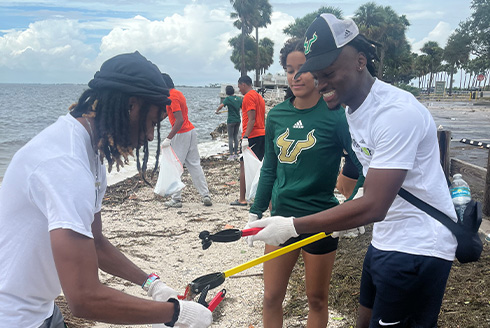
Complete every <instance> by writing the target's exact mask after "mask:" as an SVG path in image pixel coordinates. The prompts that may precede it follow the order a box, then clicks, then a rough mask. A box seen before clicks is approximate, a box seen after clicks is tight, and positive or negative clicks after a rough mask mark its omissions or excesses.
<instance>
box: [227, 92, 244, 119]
mask: <svg viewBox="0 0 490 328" xmlns="http://www.w3.org/2000/svg"><path fill="white" fill-rule="evenodd" d="M223 105H225V106H226V107H228V120H227V121H226V123H240V122H241V120H240V108H241V107H242V98H240V97H237V96H228V97H226V98H225V99H224V100H223Z"/></svg>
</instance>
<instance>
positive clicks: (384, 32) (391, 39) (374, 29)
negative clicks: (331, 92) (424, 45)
mask: <svg viewBox="0 0 490 328" xmlns="http://www.w3.org/2000/svg"><path fill="white" fill-rule="evenodd" d="M353 19H354V21H355V22H356V24H357V26H358V27H359V31H360V33H362V34H364V35H365V36H366V37H367V38H369V39H371V40H373V41H376V42H377V43H379V44H381V47H378V57H379V64H378V72H377V76H378V78H380V79H388V80H389V78H388V77H386V76H385V73H387V72H388V71H390V72H395V71H397V70H398V69H399V67H398V65H399V62H400V59H398V57H403V58H404V60H403V61H404V62H407V63H408V61H410V59H409V58H410V57H411V55H410V44H409V43H408V41H407V39H406V36H405V32H406V30H407V28H408V26H410V23H409V22H408V19H407V18H406V17H405V15H401V16H399V15H398V14H397V13H396V12H395V11H394V10H393V9H392V8H391V7H390V6H386V7H383V6H380V5H377V4H376V3H374V2H368V3H365V4H363V5H361V6H360V7H359V8H358V9H357V10H356V12H355V15H354V18H353ZM385 60H386V62H385ZM387 64H390V65H395V66H391V67H390V66H387Z"/></svg>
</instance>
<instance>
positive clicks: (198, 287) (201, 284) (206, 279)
mask: <svg viewBox="0 0 490 328" xmlns="http://www.w3.org/2000/svg"><path fill="white" fill-rule="evenodd" d="M331 235H332V234H331V233H329V234H328V235H327V234H326V233H325V232H320V233H317V234H315V235H313V236H310V237H308V238H305V239H303V240H300V241H297V242H295V243H293V244H291V245H288V246H284V247H282V248H279V249H278V250H275V251H273V252H270V253H268V254H265V255H262V256H260V257H258V258H256V259H254V260H251V261H248V262H246V263H243V264H240V265H238V266H236V267H234V268H232V269H229V270H226V271H224V272H216V273H210V274H206V275H204V276H201V277H199V278H196V279H194V280H193V281H192V282H191V283H190V284H189V285H188V286H187V288H186V295H185V296H186V298H188V299H192V298H193V297H194V296H195V295H197V294H199V293H200V292H201V291H202V290H203V289H204V288H206V287H207V286H209V289H213V288H216V287H218V286H219V285H221V284H222V283H223V282H224V281H225V278H227V277H230V276H233V275H234V274H237V273H238V272H242V271H244V270H246V269H249V268H251V267H253V266H256V265H258V264H261V263H264V262H267V261H269V260H272V259H274V258H276V257H278V256H281V255H283V254H286V253H288V252H291V251H293V250H295V249H298V248H300V247H303V246H305V245H308V244H311V243H313V242H315V241H317V240H320V239H323V238H326V237H328V236H331Z"/></svg>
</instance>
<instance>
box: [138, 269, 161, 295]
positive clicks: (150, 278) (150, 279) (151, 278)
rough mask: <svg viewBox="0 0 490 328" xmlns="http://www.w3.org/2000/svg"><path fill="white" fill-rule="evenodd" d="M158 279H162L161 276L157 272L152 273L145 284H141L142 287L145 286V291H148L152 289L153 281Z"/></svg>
mask: <svg viewBox="0 0 490 328" xmlns="http://www.w3.org/2000/svg"><path fill="white" fill-rule="evenodd" d="M157 279H160V277H159V276H157V275H156V274H155V273H152V274H150V275H149V276H148V278H147V279H146V281H145V282H144V283H143V285H141V288H143V289H144V290H145V292H147V291H148V290H149V289H150V285H151V283H152V282H154V281H155V280H157Z"/></svg>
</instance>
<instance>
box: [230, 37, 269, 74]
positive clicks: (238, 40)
mask: <svg viewBox="0 0 490 328" xmlns="http://www.w3.org/2000/svg"><path fill="white" fill-rule="evenodd" d="M242 41H243V42H242ZM228 43H229V44H230V46H231V47H232V48H233V50H232V53H231V56H230V60H231V62H232V63H233V65H234V67H235V69H237V70H241V65H242V63H245V74H247V72H248V71H252V70H254V69H255V68H256V65H257V63H256V58H257V53H256V52H257V48H256V47H255V45H256V42H255V39H254V38H253V37H251V36H250V35H245V39H244V40H242V34H240V35H238V36H236V37H234V38H231V39H230V40H229V41H228ZM242 44H243V45H244V51H243V53H244V54H245V56H244V57H242V50H241V45H242ZM259 52H260V62H259V73H261V72H264V71H265V70H267V69H268V68H269V67H270V66H271V65H272V63H273V59H272V58H273V54H274V42H273V41H272V40H271V39H269V38H263V39H262V40H260V41H259Z"/></svg>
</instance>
